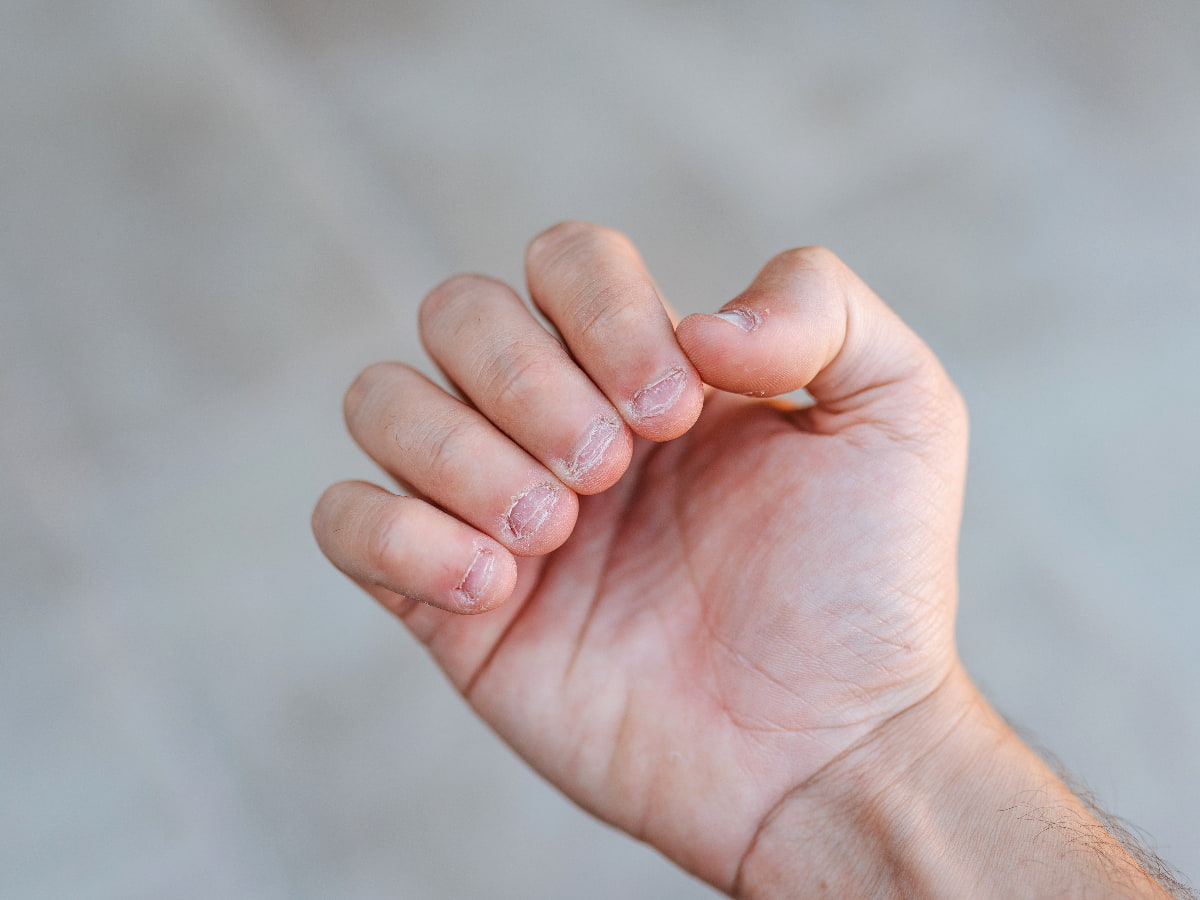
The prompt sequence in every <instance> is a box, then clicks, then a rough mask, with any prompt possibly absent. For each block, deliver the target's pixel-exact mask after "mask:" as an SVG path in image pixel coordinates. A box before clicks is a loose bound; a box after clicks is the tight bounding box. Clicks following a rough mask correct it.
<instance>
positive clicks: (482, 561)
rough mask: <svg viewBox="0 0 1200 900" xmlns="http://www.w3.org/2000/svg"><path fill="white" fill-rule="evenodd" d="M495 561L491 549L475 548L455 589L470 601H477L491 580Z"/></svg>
mask: <svg viewBox="0 0 1200 900" xmlns="http://www.w3.org/2000/svg"><path fill="white" fill-rule="evenodd" d="M495 563H496V560H495V557H493V556H492V554H491V551H488V550H476V551H475V558H474V559H473V560H471V565H470V568H468V569H467V572H466V574H465V575H463V577H462V581H460V582H459V583H458V586H457V587H456V588H455V590H456V591H458V593H460V594H462V595H463V597H465V598H466V599H467V600H470V601H471V602H472V603H477V602H479V599H480V598H481V597H482V596H483V592H484V591H486V590H487V586H488V584H489V583H490V582H491V580H492V569H493V568H495Z"/></svg>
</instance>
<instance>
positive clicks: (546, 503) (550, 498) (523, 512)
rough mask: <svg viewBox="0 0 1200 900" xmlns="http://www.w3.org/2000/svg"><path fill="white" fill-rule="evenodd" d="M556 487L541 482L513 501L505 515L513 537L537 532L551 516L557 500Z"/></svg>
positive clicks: (522, 536) (505, 522)
mask: <svg viewBox="0 0 1200 900" xmlns="http://www.w3.org/2000/svg"><path fill="white" fill-rule="evenodd" d="M557 499H558V498H557V496H556V495H555V492H554V488H552V487H550V485H548V484H540V485H538V486H537V487H535V488H532V489H531V490H528V491H526V492H525V493H523V494H521V495H520V496H519V497H517V499H516V500H514V501H513V505H512V506H511V507H509V510H508V512H507V513H506V514H505V516H504V524H505V527H507V528H508V530H509V531H510V532H511V533H512V535H513V537H516V538H525V537H529V536H530V535H533V534H536V533H537V531H538V529H539V528H541V527H542V525H544V524H545V523H546V520H547V519H548V518H550V513H551V512H552V511H553V510H554V504H555V502H556V500H557Z"/></svg>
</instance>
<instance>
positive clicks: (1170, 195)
mask: <svg viewBox="0 0 1200 900" xmlns="http://www.w3.org/2000/svg"><path fill="white" fill-rule="evenodd" d="M1198 48H1200V5H1198V4H1197V3H1196V2H1194V0H1173V2H1172V0H1166V2H1133V0H1086V2H1084V0H1071V2H1054V3H1045V2H1035V0H989V2H972V3H960V2H955V0H927V2H916V3H898V2H884V0H879V2H843V0H825V2H766V0H763V2H743V3H736V4H734V3H725V4H721V3H715V2H698V3H681V2H672V0H658V2H635V0H610V2H608V3H606V4H604V5H602V6H600V5H597V6H584V5H583V4H567V3H554V2H537V0H510V2H507V3H502V4H501V3H492V4H489V3H453V2H442V0H420V2H396V0H393V2H385V0H342V2H338V3H330V2H320V3H318V2H313V0H244V2H241V3H236V2H233V0H106V2H103V3H100V2H69V0H0V411H2V414H3V420H2V421H0V616H2V619H0V622H2V626H0V716H2V719H0V895H3V896H5V897H21V898H27V897H29V898H42V897H45V898H61V897H72V898H92V897H97V898H109V897H113V898H117V897H119V898H161V897H181V898H189V897H253V898H324V897H338V898H393V897H399V898H473V897H516V898H540V897H572V898H614V897H622V898H623V897H654V898H701V897H710V896H712V892H711V891H709V890H708V889H707V888H705V887H704V886H702V885H700V884H698V883H696V882H695V881H693V880H691V879H690V878H688V877H687V876H685V875H682V874H680V873H678V872H677V871H675V870H674V869H673V868H672V867H671V866H670V865H669V864H668V863H666V862H665V861H663V860H662V859H660V858H659V857H658V856H657V855H655V854H654V853H653V852H652V851H649V850H647V849H646V848H644V847H641V846H639V845H636V844H634V843H633V842H631V841H629V840H627V839H626V838H624V837H623V836H621V835H618V834H615V833H613V832H611V831H610V830H609V829H607V828H605V827H604V826H601V825H598V824H596V823H594V822H592V821H591V820H590V819H588V818H587V817H586V816H585V815H584V814H582V813H581V812H579V811H578V810H577V809H575V808H574V807H573V806H571V805H570V804H569V803H568V802H567V801H565V800H563V799H561V798H560V797H559V796H558V795H556V794H555V793H554V792H553V791H551V790H550V789H549V788H546V787H545V786H543V785H542V784H541V783H540V782H539V781H538V780H537V779H536V778H535V777H534V776H532V775H531V774H530V773H529V772H527V771H526V769H525V768H524V767H523V765H522V764H521V763H520V762H519V761H518V760H516V759H515V758H514V757H513V755H512V754H511V753H510V752H509V751H508V750H507V749H506V748H505V747H504V746H503V745H501V744H500V743H499V742H498V741H497V740H496V739H495V738H494V737H493V736H492V735H491V734H490V732H488V731H487V729H486V728H485V727H483V726H482V725H480V724H478V723H477V722H476V721H474V719H473V718H472V717H471V715H470V714H469V713H467V712H466V711H465V709H464V708H463V707H462V705H461V704H460V703H459V702H458V700H457V698H456V696H455V695H454V694H453V692H452V691H450V690H449V689H448V688H447V687H446V685H445V684H443V682H442V680H441V678H440V676H439V675H438V674H437V673H436V672H435V671H434V670H433V668H432V666H431V665H430V664H429V663H428V661H427V660H426V659H425V658H424V654H423V652H422V651H421V650H420V649H419V648H418V646H417V645H416V644H415V642H414V641H412V640H411V639H410V638H409V637H408V636H407V634H406V633H404V631H403V630H402V629H401V628H400V627H399V626H398V625H396V624H395V623H394V622H393V621H392V620H390V619H389V618H388V616H387V615H386V614H384V613H383V612H382V611H381V610H379V609H377V608H375V607H374V606H373V605H372V604H371V603H370V601H368V600H367V599H366V598H365V597H362V596H360V595H359V594H358V593H357V592H356V591H355V590H354V589H353V588H352V587H351V586H350V585H349V584H348V583H346V582H345V581H343V580H342V579H341V577H340V576H339V575H337V574H336V573H335V572H333V571H332V570H331V569H330V568H329V567H328V566H327V565H326V564H325V563H324V561H323V559H322V558H321V557H320V556H319V554H318V552H317V550H316V549H315V546H314V544H313V541H312V539H311V538H310V536H309V532H308V514H309V510H310V508H311V505H312V503H313V501H314V500H315V498H316V497H317V495H318V494H319V492H320V491H321V489H322V488H323V487H324V486H325V485H326V484H327V483H329V482H331V481H333V480H336V479H339V478H344V477H355V476H359V477H372V478H373V477H375V473H374V472H373V470H372V468H371V467H370V466H369V465H368V464H367V463H366V462H365V461H364V460H363V459H362V458H360V456H359V454H358V453H357V452H356V450H355V449H354V448H353V447H352V445H351V443H350V441H349V439H348V438H347V437H346V436H345V435H344V434H343V431H342V428H341V423H340V398H341V393H342V391H343V389H344V388H345V386H346V385H347V384H348V382H349V381H350V379H351V378H352V377H353V376H354V374H355V373H356V372H357V371H358V370H359V369H360V368H362V367H363V366H364V365H365V364H366V363H368V362H371V361H373V360H376V359H380V358H388V357H392V358H410V359H411V358H421V357H420V351H419V348H418V345H417V340H416V337H415V334H414V316H413V313H414V309H415V306H416V304H417V303H418V301H419V300H420V298H421V296H422V295H423V294H424V293H425V292H426V291H427V290H428V289H429V288H430V287H432V286H433V285H434V284H435V283H436V282H437V281H439V280H441V279H442V278H443V277H445V276H446V275H448V274H450V273H452V272H454V271H457V270H462V269H471V270H480V271H485V272H489V273H492V274H494V275H497V276H500V277H503V278H507V279H509V280H512V281H515V282H518V283H519V280H520V274H521V254H522V251H523V248H524V245H525V243H526V241H527V240H528V239H529V238H530V237H531V236H532V235H533V234H534V233H535V232H537V231H539V230H541V229H542V228H544V227H546V226H548V225H550V224H551V223H553V222H554V221H556V220H559V219H563V218H585V219H592V220H596V221H599V222H603V223H606V224H608V225H611V226H613V227H616V228H619V229H622V230H624V231H626V232H627V233H628V234H629V235H630V236H631V237H632V238H633V239H634V240H635V241H636V242H637V243H638V245H639V246H640V247H641V249H642V251H643V254H644V256H645V258H646V260H647V262H648V264H649V265H650V267H651V269H652V271H654V273H655V274H656V276H657V278H658V280H659V282H660V284H661V286H662V287H663V289H664V291H665V293H666V294H667V295H668V296H669V297H670V298H671V299H672V300H673V301H674V303H675V304H676V305H677V306H678V307H679V308H680V309H682V310H684V311H692V310H711V309H714V308H716V306H717V305H719V304H720V303H722V302H723V301H724V300H725V299H728V298H729V297H731V296H732V295H734V294H735V293H736V292H737V291H738V290H739V289H740V288H741V287H742V286H744V285H745V284H746V283H747V282H748V281H749V279H750V278H751V277H752V276H753V274H754V273H755V272H756V271H757V269H758V267H759V266H760V265H761V264H762V263H763V262H764V261H765V260H766V259H767V258H768V257H769V256H771V255H772V254H774V253H775V252H777V251H780V250H783V249H785V248H788V247H791V246H796V245H800V244H806V243H823V244H826V245H828V246H831V247H833V248H834V249H835V250H836V251H838V253H839V254H841V255H842V256H843V258H845V259H846V260H847V261H848V262H849V263H850V264H851V265H852V266H854V267H855V268H856V269H857V270H858V271H859V272H860V273H861V274H862V275H863V276H864V277H865V278H866V279H867V280H868V281H869V282H870V283H871V284H872V285H873V286H874V287H875V288H876V290H877V291H879V293H881V294H882V295H883V296H884V297H885V298H886V299H887V300H888V301H889V302H890V303H891V304H892V305H893V306H894V307H896V308H897V309H898V310H899V311H900V312H901V314H902V315H903V316H904V317H905V318H906V319H908V320H909V321H910V322H911V323H912V324H913V325H914V326H915V327H916V328H917V330H918V331H919V332H920V333H922V334H923V335H924V336H925V337H926V339H927V340H928V341H929V342H930V343H931V344H932V345H933V347H934V348H935V350H937V351H938V353H939V354H940V355H941V356H942V357H943V359H944V361H945V362H946V365H947V367H948V368H949V369H950V371H951V373H952V374H953V376H954V377H955V378H956V379H957V381H958V382H959V384H960V386H961V387H962V389H963V391H964V393H965V394H966V396H967V399H968V401H969V403H970V406H971V410H972V416H973V445H972V470H971V482H970V487H969V495H968V508H967V514H966V524H965V532H964V539H963V566H962V586H963V589H962V609H961V615H960V623H961V624H960V633H961V644H962V651H963V655H964V657H965V658H966V660H967V663H968V665H969V667H970V669H971V670H972V672H973V673H974V674H975V676H976V677H977V679H978V680H979V681H980V682H981V684H982V685H983V686H984V687H985V688H986V690H987V691H988V693H989V694H990V696H991V697H992V698H993V700H994V702H995V703H996V704H997V705H998V707H999V708H1000V709H1001V710H1002V711H1004V712H1005V713H1006V714H1007V715H1008V716H1010V717H1011V718H1012V719H1013V720H1015V721H1016V722H1017V723H1019V724H1021V725H1023V726H1025V727H1026V728H1028V729H1029V730H1030V731H1031V732H1032V733H1033V734H1034V735H1035V736H1036V737H1037V739H1038V740H1039V741H1040V742H1041V743H1042V744H1044V745H1045V746H1047V747H1049V748H1052V749H1053V750H1054V751H1056V752H1057V753H1058V754H1059V755H1060V756H1061V757H1062V758H1063V760H1064V761H1065V762H1066V764H1067V766H1068V767H1069V768H1070V769H1071V770H1073V771H1074V772H1075V773H1077V774H1078V775H1080V776H1081V777H1082V778H1084V779H1085V780H1086V781H1087V782H1088V783H1089V784H1090V785H1091V786H1092V787H1093V788H1094V789H1095V790H1096V792H1097V793H1098V794H1099V796H1100V798H1101V800H1102V802H1103V803H1104V804H1105V805H1106V806H1107V807H1108V808H1109V809H1111V810H1113V811H1114V812H1116V813H1118V814H1120V815H1122V816H1124V817H1126V818H1128V819H1129V820H1131V821H1132V822H1133V823H1135V824H1136V825H1138V826H1140V827H1141V828H1142V829H1144V830H1145V831H1146V832H1147V833H1148V834H1149V841H1150V843H1151V844H1152V845H1154V846H1156V847H1158V848H1159V849H1160V851H1161V852H1162V854H1163V855H1164V856H1165V857H1166V858H1168V859H1169V860H1172V861H1174V862H1175V863H1176V864H1177V865H1178V866H1180V867H1181V868H1182V869H1183V870H1184V871H1185V872H1188V873H1190V874H1191V875H1192V876H1193V877H1195V876H1196V875H1197V874H1198V873H1200V817H1198V816H1197V813H1196V811H1197V809H1200V702H1198V700H1197V693H1198V690H1200V653H1197V650H1196V644H1197V637H1196V636H1197V633H1198V631H1200V603H1198V602H1197V601H1198V600H1200V597H1198V594H1200V563H1198V557H1200V553H1198V552H1197V551H1198V549H1200V474H1198V472H1200V468H1198V465H1197V463H1198V461H1200V422H1198V419H1197V410H1198V409H1200V377H1197V365H1196V363H1197V360H1198V359H1200V302H1198V301H1200V49H1198Z"/></svg>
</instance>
